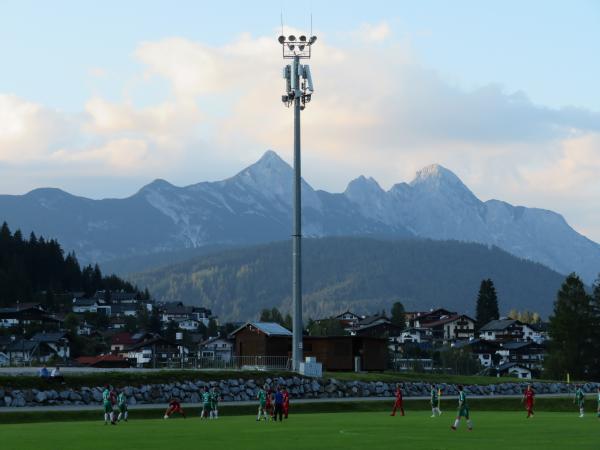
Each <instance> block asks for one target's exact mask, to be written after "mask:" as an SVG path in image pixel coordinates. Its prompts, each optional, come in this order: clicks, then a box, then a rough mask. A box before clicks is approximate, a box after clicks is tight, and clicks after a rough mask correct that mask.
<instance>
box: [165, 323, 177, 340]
mask: <svg viewBox="0 0 600 450" xmlns="http://www.w3.org/2000/svg"><path fill="white" fill-rule="evenodd" d="M178 331H179V325H177V322H175V321H174V320H170V321H169V323H168V324H167V328H166V329H165V339H167V340H168V341H171V342H175V338H176V335H177V332H178Z"/></svg>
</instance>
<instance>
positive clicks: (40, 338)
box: [31, 331, 67, 342]
mask: <svg viewBox="0 0 600 450" xmlns="http://www.w3.org/2000/svg"><path fill="white" fill-rule="evenodd" d="M66 337H67V333H65V332H60V331H59V332H57V333H36V334H34V335H33V337H32V338H31V340H32V341H37V342H57V341H59V340H61V339H65V338H66Z"/></svg>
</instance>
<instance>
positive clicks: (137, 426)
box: [0, 410, 600, 450]
mask: <svg viewBox="0 0 600 450" xmlns="http://www.w3.org/2000/svg"><path fill="white" fill-rule="evenodd" d="M191 412H192V411H189V412H188V414H190V413H191ZM453 413H454V411H450V410H448V411H446V412H445V414H444V415H442V416H441V417H439V418H436V419H431V418H429V413H428V412H426V411H414V412H408V414H407V415H406V416H405V417H399V416H397V417H390V416H389V414H388V413H385V412H361V413H335V414H332V413H330V414H328V413H315V414H298V415H294V416H290V419H289V420H288V421H285V422H283V423H264V422H261V423H257V422H256V421H255V420H254V417H253V415H247V416H233V417H222V418H220V419H219V420H218V421H214V420H213V421H200V420H199V419H198V417H197V416H192V417H189V418H188V419H181V418H172V419H169V420H161V419H154V420H148V419H143V420H135V419H132V420H130V421H129V422H128V423H124V424H119V425H117V426H110V425H109V426H106V425H104V423H103V422H102V421H101V420H98V421H94V422H62V423H38V424H14V425H2V426H0V435H1V436H2V449H3V450H55V449H61V450H82V449H84V450H100V449H101V450H105V449H107V448H125V449H128V450H154V449H161V450H162V449H165V448H177V449H180V450H187V449H196V448H218V449H221V450H228V449H244V450H253V449H260V450H269V449H277V450H280V449H282V448H284V449H286V450H295V449H316V450H318V449H327V450H334V449H354V448H356V449H368V450H378V449H389V448H411V449H415V450H419V449H423V450H425V449H427V450H441V449H460V450H469V449H486V450H495V449H507V448H510V449H527V450H534V449H544V450H549V449H564V448H576V449H577V450H587V449H590V450H591V449H597V448H598V442H599V441H598V439H599V434H600V421H599V420H598V419H597V418H596V417H595V415H594V414H589V415H588V416H586V417H585V418H583V419H579V418H578V416H577V414H576V413H575V412H572V413H550V412H543V411H539V412H538V414H537V415H536V417H535V418H533V419H529V420H527V419H525V414H524V412H523V411H519V412H492V411H487V412H477V411H474V412H473V420H474V425H475V430H474V431H472V432H468V431H467V430H466V426H465V423H464V422H463V423H462V424H461V427H460V428H459V430H458V431H456V432H454V431H451V430H450V424H451V423H452V421H453V418H454V417H453V416H454V414H453Z"/></svg>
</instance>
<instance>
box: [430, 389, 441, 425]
mask: <svg viewBox="0 0 600 450" xmlns="http://www.w3.org/2000/svg"><path fill="white" fill-rule="evenodd" d="M440 414H442V412H441V411H440V398H439V391H438V389H437V387H436V385H435V384H432V385H431V417H437V416H439V415H440Z"/></svg>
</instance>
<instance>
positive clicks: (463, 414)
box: [458, 407, 469, 418]
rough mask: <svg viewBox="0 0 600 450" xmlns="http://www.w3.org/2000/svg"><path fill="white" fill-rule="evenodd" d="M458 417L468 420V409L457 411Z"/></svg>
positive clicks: (463, 408)
mask: <svg viewBox="0 0 600 450" xmlns="http://www.w3.org/2000/svg"><path fill="white" fill-rule="evenodd" d="M458 417H466V418H469V408H467V407H462V408H460V409H459V410H458Z"/></svg>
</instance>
